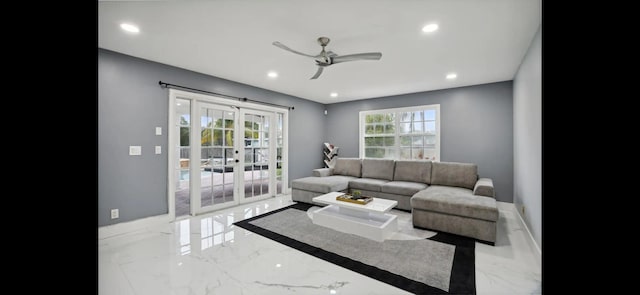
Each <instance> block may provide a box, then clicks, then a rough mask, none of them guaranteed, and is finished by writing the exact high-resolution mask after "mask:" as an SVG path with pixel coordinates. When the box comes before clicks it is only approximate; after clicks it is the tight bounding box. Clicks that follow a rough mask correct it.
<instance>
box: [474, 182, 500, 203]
mask: <svg viewBox="0 0 640 295" xmlns="http://www.w3.org/2000/svg"><path fill="white" fill-rule="evenodd" d="M473 194H474V195H477V196H486V197H492V198H495V191H494V189H493V180H491V178H480V179H478V181H476V185H475V186H474V187H473Z"/></svg>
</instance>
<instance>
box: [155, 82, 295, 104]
mask: <svg viewBox="0 0 640 295" xmlns="http://www.w3.org/2000/svg"><path fill="white" fill-rule="evenodd" d="M158 85H160V87H162V88H175V89H187V90H191V91H198V92H202V93H208V94H213V95H217V96H222V97H223V98H229V99H237V100H239V101H249V102H253V103H259V104H265V105H270V106H274V107H280V108H286V109H289V110H293V109H295V107H290V106H283V105H279V104H275V103H270V102H263V101H259V100H253V99H248V98H246V97H237V96H232V95H226V94H221V93H215V92H211V91H206V90H200V89H195V88H191V87H186V86H181V85H176V84H169V83H165V82H162V81H158Z"/></svg>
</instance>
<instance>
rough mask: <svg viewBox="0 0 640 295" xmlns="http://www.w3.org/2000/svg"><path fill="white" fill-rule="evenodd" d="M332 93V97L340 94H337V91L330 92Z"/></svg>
mask: <svg viewBox="0 0 640 295" xmlns="http://www.w3.org/2000/svg"><path fill="white" fill-rule="evenodd" d="M330 95H331V97H338V94H337V93H335V92H331V94H330Z"/></svg>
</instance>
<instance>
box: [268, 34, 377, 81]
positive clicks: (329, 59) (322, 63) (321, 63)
mask: <svg viewBox="0 0 640 295" xmlns="http://www.w3.org/2000/svg"><path fill="white" fill-rule="evenodd" d="M329 41H331V40H329V38H327V37H320V38H318V44H320V46H322V51H320V53H319V54H318V55H311V54H306V53H302V52H299V51H295V50H293V49H291V48H289V47H287V46H285V45H284V44H282V43H280V42H278V41H275V42H273V45H275V46H277V47H280V48H282V49H284V50H287V51H290V52H293V53H295V54H299V55H303V56H308V57H311V58H313V59H314V60H315V61H316V65H318V71H317V72H316V74H315V75H313V77H311V79H317V78H318V77H320V74H322V70H323V69H324V68H325V67H328V66H330V65H333V64H337V63H341V62H347V61H357V60H380V58H381V57H382V53H380V52H367V53H356V54H348V55H338V54H336V53H335V52H333V51H331V50H329V51H325V50H324V48H325V46H327V44H329Z"/></svg>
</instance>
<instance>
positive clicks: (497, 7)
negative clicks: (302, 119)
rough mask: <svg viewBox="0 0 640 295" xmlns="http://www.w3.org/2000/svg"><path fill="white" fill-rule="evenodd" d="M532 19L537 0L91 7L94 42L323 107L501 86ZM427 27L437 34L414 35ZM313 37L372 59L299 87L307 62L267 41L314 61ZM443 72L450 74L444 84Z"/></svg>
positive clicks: (537, 16)
mask: <svg viewBox="0 0 640 295" xmlns="http://www.w3.org/2000/svg"><path fill="white" fill-rule="evenodd" d="M540 20H541V9H540V0H435V1H432V0H429V1H428V0H420V1H401V0H366V1H346V0H341V1H338V0H323V1H318V0H314V1H307V0H269V1H266V0H235V1H171V2H157V1H135V2H129V1H101V2H100V3H99V6H98V46H99V47H101V48H105V49H109V50H113V51H117V52H121V53H124V54H128V55H132V56H136V57H140V58H143V59H147V60H152V61H156V62H160V63H164V64H168V65H172V66H176V67H180V68H184V69H189V70H192V71H196V72H200V73H204V74H208V75H212V76H216V77H220V78H224V79H229V80H233V81H237V82H241V83H245V84H249V85H252V86H256V87H261V88H265V89H269V90H273V91H277V92H281V93H286V94H290V95H294V96H297V97H301V98H305V99H309V100H313V101H317V102H320V103H324V104H329V103H335V102H342V101H350V100H357V99H366V98H372V97H381V96H388V95H396V94H403V93H412V92H421V91H428V90H436V89H443V88H452V87H460V86H467V85H474V84H483V83H490V82H497V81H505V80H512V79H513V77H514V75H515V73H516V71H517V69H518V66H519V65H520V62H521V61H522V58H523V57H524V55H525V53H526V51H527V49H528V47H529V44H530V42H531V40H532V39H533V36H534V34H535V32H536V30H537V29H538V26H539V25H540ZM122 22H129V23H133V24H135V25H137V26H139V27H140V33H139V34H135V35H134V34H131V33H126V32H124V31H123V30H121V29H120V23H122ZM429 23H437V24H438V25H439V30H437V31H436V32H433V33H430V34H427V33H423V32H422V27H423V26H424V25H426V24H429ZM320 36H326V37H329V38H331V43H330V44H329V45H328V46H327V50H331V51H334V52H336V53H337V54H339V55H344V54H353V53H361V52H382V59H381V60H379V61H355V62H348V63H341V64H335V65H332V66H330V67H327V68H325V70H324V73H323V74H322V76H320V78H318V79H317V80H310V79H309V78H310V77H311V76H312V75H313V74H314V73H315V71H316V66H315V63H314V61H313V60H312V59H311V58H308V57H304V56H299V55H296V54H293V53H290V52H287V51H284V50H282V49H280V48H277V47H275V46H273V45H272V44H271V43H273V42H274V41H280V42H281V43H283V44H285V45H287V46H289V47H290V48H292V49H294V50H297V51H301V52H304V53H308V54H313V55H315V54H317V53H319V52H320V50H321V47H320V46H319V45H318V43H317V42H316V39H317V38H318V37H320ZM268 71H276V72H278V74H279V77H278V78H276V79H272V78H269V77H267V72H268ZM450 72H455V73H457V75H458V78H457V79H455V80H452V81H451V80H447V79H445V76H446V74H448V73H450ZM166 82H168V83H171V81H166ZM185 86H189V85H185ZM331 92H337V93H338V94H339V96H338V97H337V98H332V97H330V96H329V94H330V93H331Z"/></svg>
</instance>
